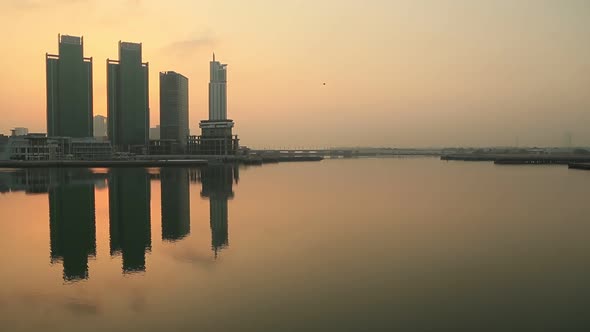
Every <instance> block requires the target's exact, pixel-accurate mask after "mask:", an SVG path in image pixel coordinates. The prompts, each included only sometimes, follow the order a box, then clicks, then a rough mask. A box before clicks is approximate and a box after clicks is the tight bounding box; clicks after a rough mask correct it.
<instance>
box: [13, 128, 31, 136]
mask: <svg viewBox="0 0 590 332" xmlns="http://www.w3.org/2000/svg"><path fill="white" fill-rule="evenodd" d="M10 132H11V133H10V136H13V137H14V136H25V135H28V134H29V129H28V128H23V127H16V128H14V129H11V130H10Z"/></svg>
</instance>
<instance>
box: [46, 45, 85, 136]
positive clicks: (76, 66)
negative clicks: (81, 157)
mask: <svg viewBox="0 0 590 332" xmlns="http://www.w3.org/2000/svg"><path fill="white" fill-rule="evenodd" d="M58 42H59V54H58V55H54V54H46V55H45V62H46V70H47V72H46V75H47V134H48V135H49V136H68V137H91V136H92V112H93V108H92V58H85V57H84V39H83V38H82V37H75V36H66V35H63V36H62V35H58Z"/></svg>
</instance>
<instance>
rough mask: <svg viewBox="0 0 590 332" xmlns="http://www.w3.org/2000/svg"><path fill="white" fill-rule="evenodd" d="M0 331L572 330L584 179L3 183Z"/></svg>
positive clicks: (560, 174)
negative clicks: (461, 328)
mask: <svg viewBox="0 0 590 332" xmlns="http://www.w3.org/2000/svg"><path fill="white" fill-rule="evenodd" d="M0 191H1V192H3V194H0V213H1V214H0V243H1V244H0V246H1V247H0V248H1V249H2V250H1V251H0V267H1V273H0V330H1V331H166V330H170V331H195V330H199V331H243V330H251V331H373V330H379V331H381V330H402V331H423V330H437V331H439V330H448V329H457V328H460V327H463V328H469V329H470V330H472V331H481V330H496V331H523V330H555V331H563V330H573V329H579V330H584V329H585V328H588V327H589V326H590V325H588V323H590V309H589V308H590V241H589V239H590V232H589V231H590V204H589V197H590V172H584V171H574V170H568V169H567V168H566V167H562V166H547V167H545V166H495V165H493V164H491V163H463V162H442V161H439V160H437V159H433V158H408V159H352V160H325V161H322V162H319V163H313V162H312V163H292V164H288V163H287V164H277V165H265V166H263V167H250V168H239V169H237V168H233V167H222V166H220V167H209V168H206V169H200V170H199V169H194V170H187V169H176V168H173V169H162V170H158V169H148V170H143V169H113V170H106V169H100V170H92V171H89V170H28V171H24V170H22V171H12V172H9V171H5V172H2V173H0Z"/></svg>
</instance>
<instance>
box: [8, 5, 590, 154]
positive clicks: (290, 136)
mask: <svg viewBox="0 0 590 332" xmlns="http://www.w3.org/2000/svg"><path fill="white" fill-rule="evenodd" d="M89 4H90V5H91V6H92V7H93V9H94V10H90V11H84V12H81V13H80V14H79V15H78V14H76V15H75V17H74V18H73V19H69V18H70V17H71V16H72V13H74V12H75V13H78V12H80V8H81V6H86V5H89ZM200 6H202V7H198V6H197V5H195V4H193V3H191V2H188V1H176V2H175V6H169V7H166V6H164V5H163V4H160V3H157V2H153V1H121V2H109V1H105V2H104V3H101V2H98V1H93V0H80V1H73V2H64V1H43V2H41V1H27V2H26V5H25V4H23V2H21V1H7V2H4V3H2V4H0V9H2V12H3V13H5V14H6V19H5V20H3V21H2V23H0V24H1V25H2V27H3V28H5V30H9V29H10V30H17V31H19V38H18V39H17V40H16V41H14V42H13V46H14V47H13V48H14V50H11V53H12V54H13V56H12V57H6V58H3V59H2V60H0V65H2V66H3V67H4V68H6V72H5V74H4V77H3V78H1V79H0V88H1V89H2V90H3V91H5V93H4V94H3V96H2V98H1V99H0V108H1V109H2V110H3V113H5V114H4V115H5V116H4V117H3V118H2V119H0V132H4V133H7V132H9V130H10V129H11V128H14V127H28V128H30V130H31V132H44V131H45V130H44V127H45V123H44V121H43V119H41V114H43V113H44V108H45V105H44V104H45V96H44V90H45V87H44V79H43V73H44V69H43V66H44V63H43V62H42V60H40V55H41V54H44V53H45V52H47V51H48V50H53V49H55V35H56V34H58V33H64V34H72V35H80V36H81V35H83V36H85V53H86V54H87V55H89V56H92V57H93V58H94V59H95V61H94V76H95V82H94V96H95V98H94V99H95V101H94V114H95V115H97V114H100V115H106V105H107V103H106V74H105V70H103V69H101V67H102V60H100V59H106V58H115V57H116V51H115V50H114V48H113V47H112V45H113V43H114V42H115V41H117V40H121V39H124V40H135V41H141V42H143V43H144V45H145V52H146V54H145V56H144V57H145V58H146V59H149V61H150V64H152V66H153V68H154V70H152V73H150V75H151V77H150V81H151V87H150V90H151V93H150V108H151V112H150V113H151V114H150V123H151V124H152V125H154V124H157V123H158V121H157V120H158V118H159V110H158V107H157V105H158V104H159V99H158V90H159V89H158V86H157V84H158V83H157V74H158V72H159V71H161V70H176V71H179V72H182V73H183V74H185V75H186V76H187V77H188V78H189V79H191V80H192V81H193V82H195V84H192V86H191V88H190V91H189V94H190V101H191V105H190V109H191V113H192V115H191V116H190V120H189V121H190V127H191V129H192V131H193V132H196V131H197V130H196V129H197V125H198V121H199V120H200V119H203V118H205V117H206V112H207V92H206V91H205V90H206V84H207V83H206V77H207V67H206V66H205V65H201V64H202V63H205V62H206V61H207V59H208V58H209V57H210V54H211V52H212V51H216V52H217V53H219V54H223V57H224V59H226V60H227V62H229V63H231V64H232V68H233V69H232V83H231V87H230V89H231V91H232V92H231V94H229V95H228V105H229V107H230V108H231V112H232V118H233V119H234V120H235V121H236V123H239V124H240V134H241V136H242V137H244V139H245V140H244V141H243V143H244V144H245V145H247V146H258V147H265V146H269V145H270V146H337V145H354V146H369V145H372V146H402V147H403V146H415V147H421V146H456V145H461V146H493V145H512V144H513V142H514V138H515V137H519V144H520V145H522V146H534V145H538V146H542V145H560V144H561V143H562V141H563V134H564V133H565V132H571V133H572V134H573V137H574V138H575V140H574V144H576V145H589V144H590V133H588V131H587V130H585V128H586V127H587V124H588V123H589V122H590V115H588V113H589V112H588V109H590V97H588V94H587V93H586V91H585V87H586V86H588V72H589V71H590V69H589V67H588V61H587V59H588V58H589V55H590V46H589V45H588V43H587V42H585V36H587V35H588V33H589V30H590V27H589V26H588V24H586V23H585V22H587V21H588V15H589V13H590V10H589V8H588V7H589V6H590V4H588V3H587V2H583V1H568V2H564V3H556V2H552V1H540V2H539V1H527V0H523V1H519V2H518V3H514V2H511V1H497V2H494V3H486V4H481V3H477V4H475V3H472V2H470V1H459V0H456V1H448V2H445V4H441V3H440V2H436V1H426V0H424V1H418V2H403V1H399V2H389V1H388V2H386V1H369V2H367V3H362V4H361V3H360V2H338V3H336V2H332V1H325V2H322V3H319V4H315V5H314V6H313V10H312V6H311V3H307V2H305V1H302V2H295V3H292V4H275V3H270V4H269V3H264V2H263V1H256V2H254V3H251V4H248V5H246V4H243V3H239V2H232V1H229V2H227V3H223V4H221V3H215V4H202V5H200ZM443 7H444V10H442V9H443ZM132 10H133V11H134V12H135V13H136V14H137V15H135V16H134V17H131V18H129V19H126V20H123V19H122V17H121V16H120V15H121V13H122V12H125V11H132ZM268 13H271V14H272V15H267V14H268ZM66 17H67V18H68V19H65V18H66ZM368 17H370V20H369V19H368ZM173 18H174V21H173V22H174V24H172V25H171V26H170V30H169V31H168V30H167V31H166V32H164V31H158V30H159V29H158V25H157V24H153V23H154V22H157V21H161V22H168V21H171V20H172V19H173ZM189 18H190V19H189ZM252 18H255V19H254V20H252ZM226 20H230V21H232V22H236V24H235V25H220V24H218V23H217V22H223V21H226ZM33 22H39V24H44V23H47V24H46V25H47V26H51V28H50V29H48V30H49V31H48V32H42V33H39V31H38V29H31V28H30V27H29V26H34V25H33V24H32V23H33ZM49 22H51V24H49ZM56 22H58V23H56ZM171 22H172V21H171ZM194 22H199V23H194ZM240 22H241V23H244V22H249V24H247V25H246V28H245V29H244V30H242V29H236V27H238V26H241V24H240ZM242 26H243V25H242ZM46 30H47V29H46ZM244 36H245V37H246V38H244ZM14 58H18V59H19V60H20V61H21V62H22V63H23V64H24V66H22V67H20V66H19V68H16V66H11V65H10V64H11V63H12V62H13V61H14ZM99 60H100V61H99ZM324 82H325V83H326V85H323V83H324ZM310 118H313V119H314V121H309V119H310ZM365 119H370V121H365ZM282 121H287V122H289V123H290V124H292V126H288V127H285V126H277V125H276V124H277V123H281V122H282ZM482 123H485V126H481V124H482ZM326 128H330V129H329V130H328V131H326ZM301 130H304V131H305V132H306V135H299V133H300V131H301Z"/></svg>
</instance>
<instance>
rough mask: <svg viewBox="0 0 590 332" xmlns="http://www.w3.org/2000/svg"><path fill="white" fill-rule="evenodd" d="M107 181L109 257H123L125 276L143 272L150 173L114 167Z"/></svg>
mask: <svg viewBox="0 0 590 332" xmlns="http://www.w3.org/2000/svg"><path fill="white" fill-rule="evenodd" d="M108 182H109V219H110V222H109V228H110V246H111V256H115V255H119V254H120V255H121V256H122V258H123V272H124V273H132V272H142V271H145V269H146V266H145V255H146V251H150V250H151V226H150V177H149V174H148V172H147V171H146V170H145V169H137V168H114V169H111V170H110V171H109V180H108Z"/></svg>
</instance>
